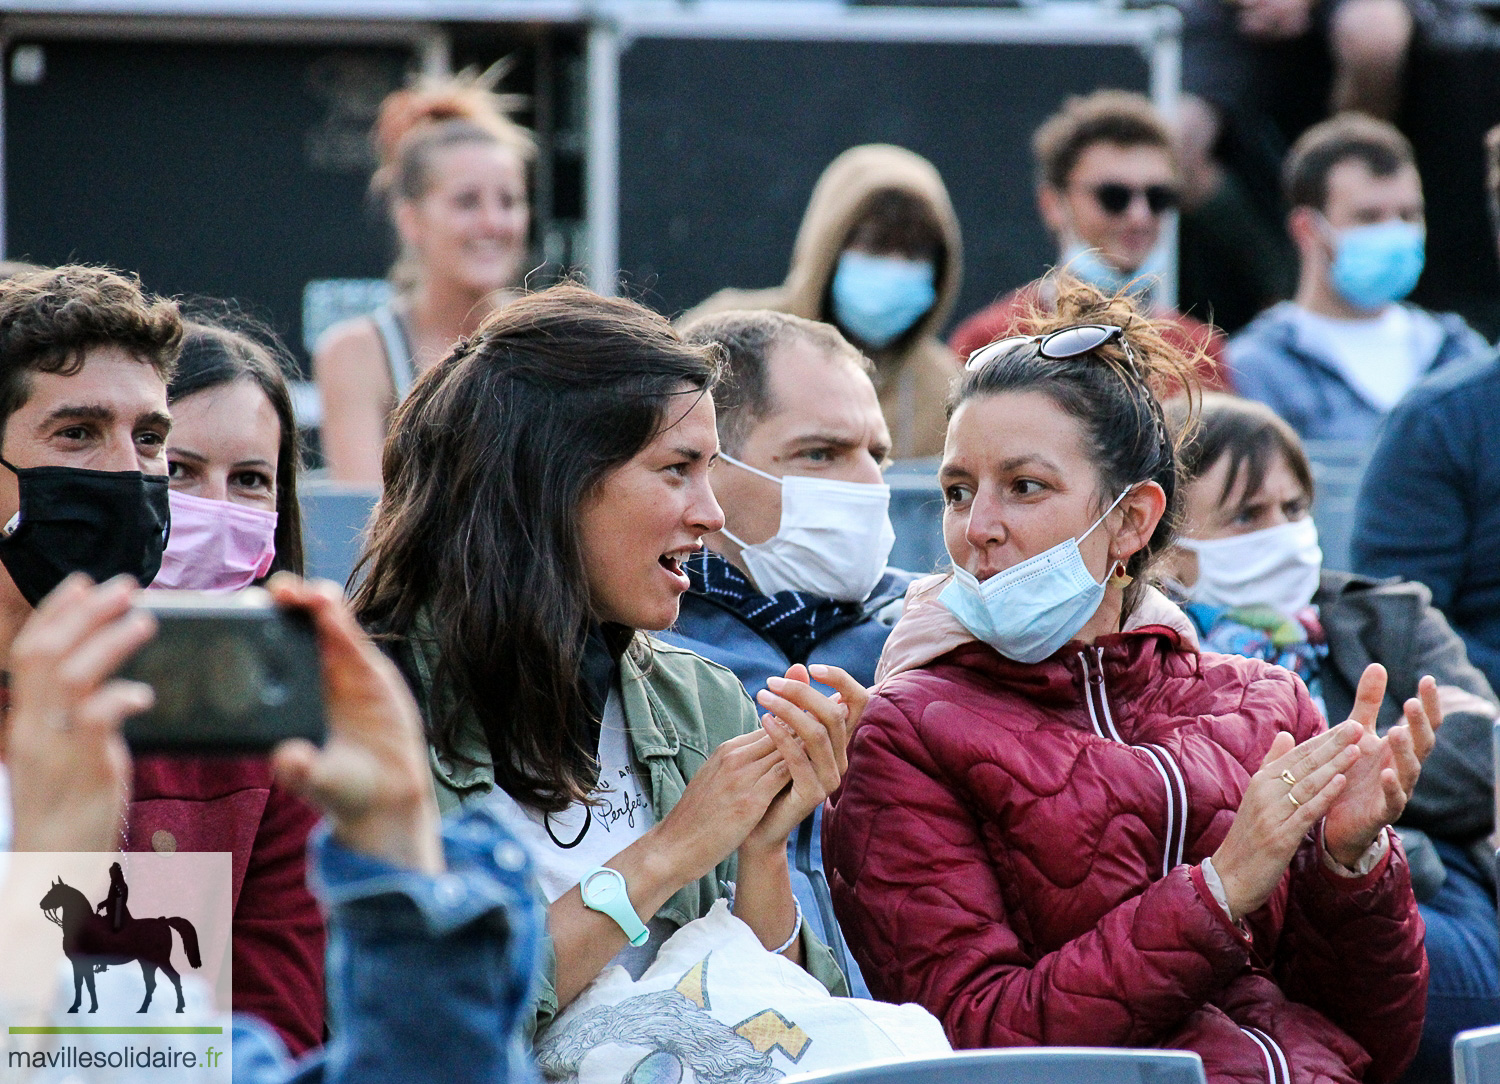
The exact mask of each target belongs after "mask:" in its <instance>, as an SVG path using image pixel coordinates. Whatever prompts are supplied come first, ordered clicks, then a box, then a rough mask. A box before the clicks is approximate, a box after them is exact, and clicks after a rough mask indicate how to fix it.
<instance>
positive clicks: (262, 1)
mask: <svg viewBox="0 0 1500 1084" xmlns="http://www.w3.org/2000/svg"><path fill="white" fill-rule="evenodd" d="M450 22H470V23H553V24H571V25H579V24H583V25H586V26H587V27H588V34H587V57H586V71H587V76H586V78H587V94H588V120H587V124H588V130H587V134H586V148H585V157H584V166H585V196H584V208H585V214H586V217H587V246H588V255H587V268H588V278H589V281H590V283H591V284H592V285H593V287H594V288H595V289H597V290H599V291H600V292H602V293H613V292H615V289H616V285H617V281H618V275H619V234H620V229H619V226H620V223H619V200H620V168H619V167H620V145H619V138H620V59H621V56H622V55H623V53H624V52H625V50H627V49H628V48H629V47H630V45H631V43H633V42H634V41H636V40H638V39H640V38H646V37H651V38H663V37H675V38H705V39H733V38H739V39H747V40H755V39H759V40H783V41H869V42H876V41H892V42H895V41H915V42H923V41H926V42H968V43H985V42H994V43H1011V44H1015V43H1021V44H1024V43H1028V42H1030V43H1037V44H1044V43H1066V44H1113V45H1121V44H1123V45H1132V44H1133V45H1136V46H1137V47H1138V48H1140V50H1141V51H1142V52H1143V53H1144V54H1145V55H1146V57H1147V58H1148V62H1149V67H1150V71H1151V86H1150V93H1151V97H1152V99H1153V100H1154V101H1155V103H1156V105H1157V107H1158V108H1159V109H1161V110H1162V112H1163V113H1164V114H1166V115H1168V116H1171V115H1173V114H1174V113H1175V112H1176V108H1177V97H1178V92H1179V87H1180V85H1181V67H1182V61H1181V18H1180V16H1179V15H1178V13H1177V12H1176V11H1175V10H1174V9H1172V8H1168V7H1159V8H1154V9H1150V10H1132V11H1126V10H1122V9H1121V8H1119V7H1118V6H1117V4H1115V3H1110V2H1109V0H1098V2H1092V3H1090V2H1084V0H1072V2H1069V3H1058V4H1049V5H1042V6H1031V7H1024V8H1021V9H1003V10H1002V9H994V8H984V9H980V8H944V9H933V8H923V9H914V8H900V7H894V6H893V7H863V6H861V7H848V6H845V5H844V4H842V3H839V2H836V0H696V2H693V3H686V2H681V0H500V2H497V0H7V3H6V7H5V14H4V15H3V16H0V46H4V45H7V44H9V43H10V42H12V41H15V40H17V39H21V38H25V37H28V36H36V37H50V38H58V37H74V38H79V37H82V38H101V37H103V38H114V39H116V40H119V39H136V40H145V39H150V40H158V41H229V42H234V41H246V42H248V41H257V42H266V41H273V42H330V41H341V42H351V43H363V44H375V43H388V44H402V45H409V46H411V47H412V48H413V50H414V51H415V52H416V53H417V54H418V55H419V56H420V57H421V65H422V68H423V70H424V71H428V72H433V73H442V72H446V71H448V70H449V69H450V67H451V65H450V61H449V40H448V34H447V32H446V30H445V29H444V26H443V24H444V23H450ZM4 84H5V80H4V79H0V253H3V252H4V251H5V238H6V230H5V199H4V192H5V161H4V115H5V103H4ZM1176 229H1177V223H1176V218H1175V216H1173V217H1171V218H1170V219H1169V220H1168V222H1167V223H1166V226H1165V230H1166V236H1165V240H1166V241H1167V242H1168V243H1169V244H1170V243H1172V242H1173V241H1175V238H1176ZM1176 290H1177V283H1176V268H1175V266H1173V267H1172V268H1171V269H1170V271H1169V274H1168V276H1167V280H1166V281H1165V282H1164V283H1163V300H1165V301H1167V302H1169V303H1170V302H1171V301H1173V300H1175V297H1176Z"/></svg>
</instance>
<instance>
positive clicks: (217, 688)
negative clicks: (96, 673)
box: [120, 587, 327, 753]
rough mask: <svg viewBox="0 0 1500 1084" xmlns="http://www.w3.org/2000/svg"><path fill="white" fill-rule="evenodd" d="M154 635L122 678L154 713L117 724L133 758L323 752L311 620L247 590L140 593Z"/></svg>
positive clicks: (319, 688) (263, 594)
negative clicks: (149, 699)
mask: <svg viewBox="0 0 1500 1084" xmlns="http://www.w3.org/2000/svg"><path fill="white" fill-rule="evenodd" d="M138 598H139V600H138V601H137V603H136V605H137V606H138V607H139V608H140V609H143V610H146V611H148V612H149V613H151V614H152V615H153V616H154V617H155V618H156V625H157V627H156V635H155V636H154V637H153V638H152V639H151V640H150V641H149V642H148V643H147V644H146V645H145V646H144V647H142V648H141V649H140V651H138V652H137V653H136V654H135V656H134V657H133V658H132V659H131V660H130V661H129V662H128V663H127V664H126V665H125V667H124V668H123V669H122V670H121V672H120V676H121V677H125V678H131V679H133V680H135V681H142V682H145V683H146V684H147V685H150V686H151V687H152V688H153V689H154V690H155V691H156V704H155V705H154V706H153V707H152V708H151V709H150V710H149V711H147V712H144V713H142V714H140V715H136V716H134V717H132V718H130V719H129V720H127V721H126V723H125V739H126V741H127V742H129V743H130V746H131V748H132V749H135V750H138V751H140V752H178V751H180V752H194V753H204V752H223V753H243V752H263V751H265V750H267V749H270V748H271V747H272V746H274V745H275V744H277V743H278V742H280V741H281V740H283V739H284V738H306V739H308V740H309V741H312V742H315V743H318V744H322V742H323V739H324V737H325V736H326V734H327V720H326V717H325V715H324V710H323V679H322V673H321V670H320V664H319V661H318V660H319V656H318V644H317V639H316V637H315V635H314V633H313V627H312V620H311V619H310V618H309V617H308V616H307V615H306V614H303V613H299V612H297V611H295V610H284V609H282V608H280V607H278V606H277V605H276V604H275V603H274V602H272V600H271V596H270V594H269V593H268V592H266V591H264V590H262V589H260V588H256V587H252V588H248V589H247V590H244V591H236V592H234V593H232V594H223V593H219V592H209V591H143V592H142V593H141V594H140V595H139V597H138Z"/></svg>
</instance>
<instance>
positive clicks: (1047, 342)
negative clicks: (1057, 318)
mask: <svg viewBox="0 0 1500 1084" xmlns="http://www.w3.org/2000/svg"><path fill="white" fill-rule="evenodd" d="M1116 339H1119V340H1120V345H1121V346H1122V347H1124V348H1125V356H1126V357H1127V358H1129V359H1130V364H1131V365H1132V366H1134V365H1135V354H1134V353H1133V352H1132V351H1131V349H1130V343H1129V342H1128V341H1127V340H1126V338H1125V329H1124V328H1122V327H1116V326H1115V325H1114V324H1075V325H1074V326H1073V327H1065V328H1060V329H1059V330H1057V331H1049V332H1047V333H1046V334H1045V335H1012V336H1010V337H1009V338H1005V339H996V340H995V341H994V342H992V343H990V344H989V345H988V346H981V347H980V348H979V349H978V350H976V351H974V352H973V353H972V354H970V355H969V360H968V361H967V362H966V363H965V364H964V368H965V369H969V370H972V369H982V368H984V366H985V365H986V364H988V363H989V362H991V361H993V360H994V359H995V358H998V357H1001V356H1003V355H1005V354H1008V353H1010V352H1011V351H1012V350H1014V349H1016V348H1017V347H1019V346H1026V345H1029V344H1035V345H1036V352H1037V356H1038V357H1043V358H1046V359H1047V360H1048V361H1066V360H1068V359H1069V358H1076V357H1080V356H1082V355H1083V354H1087V353H1088V352H1089V351H1090V350H1097V349H1099V347H1101V346H1103V345H1104V344H1105V343H1108V342H1114V341H1115V340H1116Z"/></svg>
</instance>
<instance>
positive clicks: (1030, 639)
mask: <svg viewBox="0 0 1500 1084" xmlns="http://www.w3.org/2000/svg"><path fill="white" fill-rule="evenodd" d="M1129 492H1130V490H1128V489H1127V490H1126V491H1125V492H1124V493H1121V494H1120V495H1119V496H1118V497H1116V498H1115V503H1114V504H1112V505H1110V506H1109V507H1108V508H1107V509H1105V511H1104V515H1102V516H1100V517H1099V518H1098V519H1096V520H1095V521H1094V526H1093V527H1090V528H1089V529H1088V530H1086V531H1084V532H1083V534H1081V535H1079V536H1078V537H1077V538H1070V539H1068V540H1067V541H1066V542H1059V543H1058V544H1057V545H1055V546H1053V547H1052V548H1051V549H1050V550H1047V551H1046V552H1044V553H1039V554H1037V555H1036V556H1035V557H1028V558H1026V560H1024V561H1022V562H1021V563H1020V564H1017V565H1012V566H1011V567H1010V568H1007V569H1005V570H1004V571H1003V572H997V573H995V574H994V575H993V576H991V577H990V578H989V579H987V580H985V581H984V582H983V583H981V582H980V581H979V580H977V579H975V577H974V575H973V574H972V573H970V572H966V571H965V570H964V569H962V568H957V567H955V568H954V570H953V582H952V583H950V584H948V586H947V587H945V588H943V590H942V593H941V594H939V595H938V601H939V602H941V603H942V604H943V605H944V606H946V607H947V608H948V611H949V612H950V613H951V614H953V616H954V617H956V618H958V620H959V623H960V624H961V625H963V627H964V628H966V629H968V630H969V632H971V633H973V635H974V637H975V638H976V639H978V640H982V641H984V642H985V643H987V644H989V645H990V646H991V647H992V648H994V649H995V650H996V651H998V652H1000V654H1002V655H1004V656H1005V657H1006V658H1007V659H1014V660H1015V661H1016V662H1023V663H1034V662H1041V661H1042V660H1043V659H1045V658H1047V657H1048V656H1049V655H1051V654H1052V653H1053V652H1055V651H1057V649H1058V648H1060V647H1062V646H1063V645H1064V644H1066V643H1067V642H1068V641H1069V640H1071V639H1072V638H1073V637H1074V636H1076V635H1078V631H1079V630H1080V629H1082V628H1083V626H1084V625H1087V624H1088V623H1089V618H1091V617H1093V616H1094V614H1095V613H1096V612H1097V611H1098V609H1099V603H1100V602H1102V601H1103V599H1104V584H1102V583H1098V582H1096V581H1095V580H1094V577H1093V574H1092V573H1090V572H1089V569H1088V566H1087V565H1086V564H1084V561H1083V552H1082V551H1081V550H1080V549H1079V548H1078V543H1080V542H1082V541H1083V540H1084V539H1085V538H1087V537H1088V536H1089V535H1091V534H1093V533H1094V530H1095V529H1096V528H1097V527H1098V526H1099V524H1101V523H1103V522H1104V520H1105V518H1106V517H1107V516H1108V515H1109V514H1110V513H1111V512H1113V511H1114V510H1115V508H1116V507H1118V506H1119V503H1120V502H1121V501H1123V500H1124V499H1125V496H1126V494H1128V493H1129Z"/></svg>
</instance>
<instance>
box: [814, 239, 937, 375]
mask: <svg viewBox="0 0 1500 1084" xmlns="http://www.w3.org/2000/svg"><path fill="white" fill-rule="evenodd" d="M935 282H936V272H935V271H934V269H933V266H932V261H931V260H908V259H906V258H905V257H903V256H872V255H870V254H869V253H868V252H859V251H856V250H854V249H849V250H848V251H846V252H844V253H843V254H842V255H841V256H840V257H839V263H838V268H837V269H836V270H835V271H834V273H833V298H832V301H833V318H834V320H835V321H837V323H838V325H839V326H840V327H842V328H843V329H844V330H845V331H848V332H850V333H851V334H853V335H854V336H855V337H856V338H857V339H859V341H860V342H861V343H862V344H864V345H865V346H868V347H871V348H872V349H875V350H879V349H881V348H882V347H885V346H889V345H890V344H891V343H893V342H895V341H896V340H897V339H898V338H900V337H901V336H902V335H903V334H904V333H906V332H907V331H909V330H910V329H911V327H912V325H913V324H915V323H916V322H917V321H918V320H920V319H921V318H922V317H923V316H924V315H926V313H927V312H928V311H929V310H930V309H931V308H932V306H933V303H934V302H935V301H937V287H936V285H935Z"/></svg>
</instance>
